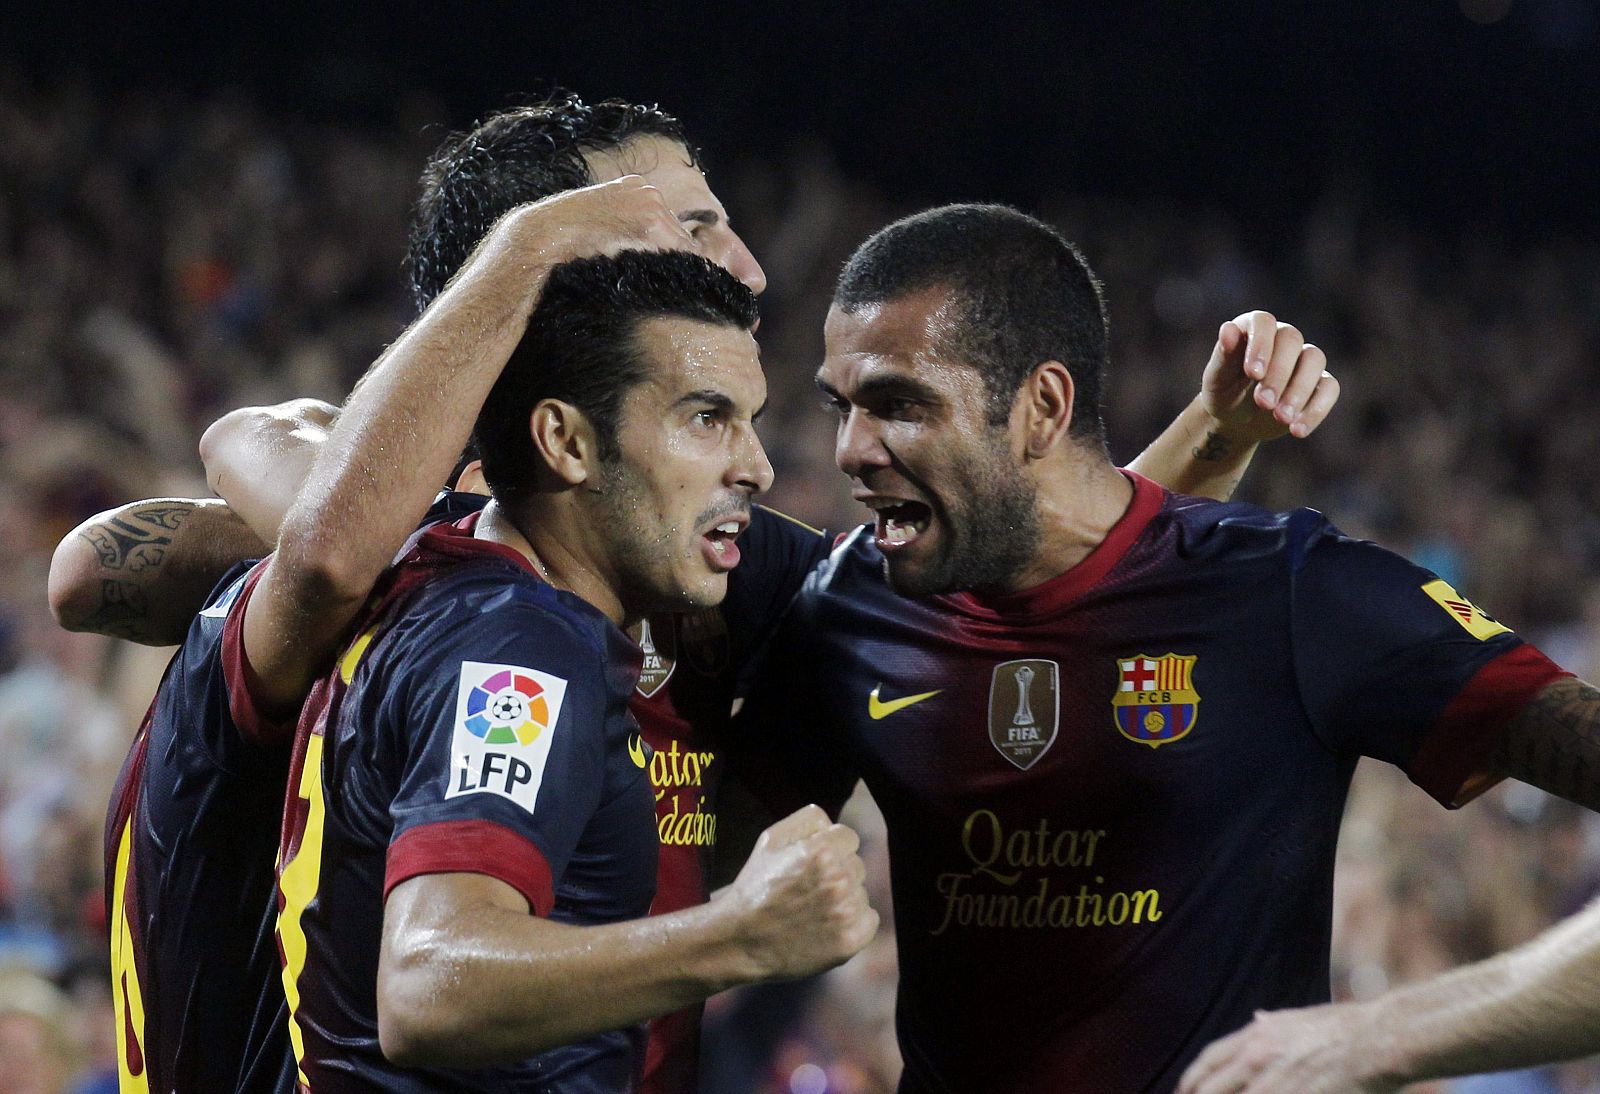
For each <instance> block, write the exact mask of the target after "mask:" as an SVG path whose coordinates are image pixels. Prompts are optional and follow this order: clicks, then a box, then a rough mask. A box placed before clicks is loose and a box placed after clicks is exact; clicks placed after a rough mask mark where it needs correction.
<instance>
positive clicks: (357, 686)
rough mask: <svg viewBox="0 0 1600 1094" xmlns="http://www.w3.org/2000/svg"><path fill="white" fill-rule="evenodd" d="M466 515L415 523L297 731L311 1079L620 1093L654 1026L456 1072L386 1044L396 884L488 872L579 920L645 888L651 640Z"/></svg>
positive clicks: (304, 1047) (289, 922)
mask: <svg viewBox="0 0 1600 1094" xmlns="http://www.w3.org/2000/svg"><path fill="white" fill-rule="evenodd" d="M475 523H476V517H475V516H472V517H467V518H465V519H464V520H462V521H460V522H458V523H456V524H440V525H435V526H434V527H432V528H430V529H428V530H426V531H424V532H422V533H420V534H419V535H418V536H417V537H416V539H415V540H414V541H413V545H412V546H411V548H410V549H409V550H408V551H407V552H406V553H405V554H404V555H403V556H402V558H401V561H400V562H399V563H398V564H397V565H396V566H395V567H394V568H393V569H391V571H389V573H388V574H386V575H385V578H384V581H383V582H382V584H381V585H380V587H379V591H378V593H377V596H376V600H375V604H374V606H373V607H372V608H371V609H369V612H368V614H367V615H366V616H365V617H364V618H363V619H362V620H361V621H360V622H359V623H358V625H357V626H356V628H355V629H354V632H353V633H355V634H356V635H357V637H356V638H355V639H354V640H353V641H352V642H351V644H350V645H349V647H348V648H347V650H346V651H345V652H344V653H343V654H342V656H341V657H340V658H339V661H338V664H337V666H336V667H335V669H334V671H333V672H332V673H330V674H329V675H328V676H327V677H326V678H324V679H323V680H321V681H319V682H318V684H317V685H316V686H315V688H314V690H313V692H312V695H311V697H310V699H308V701H307V703H306V706H305V709H304V711H303V712H302V715H301V720H300V725H299V727H298V729H297V731H296V738H295V749H294V752H295V754H294V760H293V763H292V766H291V769H290V774H289V791H288V794H287V797H286V805H285V809H284V825H283V841H282V845H281V850H280V855H281V869H280V873H279V891H280V894H281V902H280V912H279V917H278V939H279V945H280V949H281V951H282V955H283V961H284V972H283V977H284V990H285V995H286V996H287V999H288V1002H289V1012H290V1013H289V1029H290V1039H291V1041H292V1043H293V1045H294V1050H295V1055H296V1057H297V1059H298V1063H299V1077H300V1083H301V1085H302V1088H304V1089H309V1090H311V1091H315V1092H318V1094H321V1092H330V1094H331V1092H341V1091H351V1090H362V1091H380V1090H381V1091H424V1090H426V1091H436V1090H483V1089H495V1090H526V1091H555V1090H560V1091H574V1092H577V1091H619V1090H626V1089H631V1088H632V1087H633V1086H634V1085H635V1084H636V1083H637V1082H638V1077H639V1071H640V1069H641V1067H642V1065H643V1058H644V1053H643V1049H644V1029H643V1027H642V1026H640V1027H633V1028H629V1029H623V1030H616V1031H612V1032H609V1033H605V1034H601V1035H599V1036H596V1037H592V1038H590V1039H588V1040H586V1041H583V1042H580V1043H578V1044H574V1045H568V1046H564V1047H561V1048H557V1049H553V1050H551V1051H549V1052H545V1053H543V1054H540V1055H539V1056H537V1057H534V1058H531V1059H529V1060H526V1061H523V1062H522V1063H520V1064H517V1065H513V1066H508V1067H500V1068H488V1069H475V1070H461V1071H455V1070H444V1069H427V1070H407V1069H401V1068H397V1067H395V1066H393V1065H391V1064H389V1063H388V1062H387V1061H386V1060H385V1059H384V1056H383V1053H382V1051H381V1049H380V1047H379V1044H378V1028H377V1013H376V981H377V968H378V950H379V944H380V940H381V935H382V923H383V905H384V900H385V898H386V897H387V895H388V893H389V892H390V891H391V890H392V889H393V888H394V887H395V886H396V885H399V884H401V883H403V882H405V881H406V880H408V879H410V878H414V877H417V876H420V875H423V874H430V873H457V872H468V873H480V874H485V875H488V876H491V877H495V878H498V879H499V880H501V881H504V882H506V883H507V884H509V885H511V886H512V887H513V888H515V889H516V890H517V891H518V892H519V893H521V894H522V896H523V897H524V898H526V900H527V902H528V907H529V908H530V910H531V911H532V912H533V914H536V915H540V916H547V917H549V918H551V919H553V920H557V921H561V922H566V923H574V924H597V923H609V922H616V921H619V920H625V919H631V918H635V917H638V916H642V915H644V914H646V913H647V912H648V910H649V907H650V899H651V894H652V893H653V891H654V885H655V874H656V830H655V825H654V823H653V803H652V794H651V791H650V785H649V781H648V776H647V773H646V769H647V768H648V766H649V763H650V755H649V749H648V746H646V745H645V744H644V743H643V741H642V740H641V738H640V736H639V732H638V726H637V724H636V723H635V722H634V720H633V718H632V716H631V715H630V714H629V713H628V709H627V704H628V699H629V696H630V695H632V693H633V689H634V684H635V682H636V680H637V675H638V671H639V661H638V647H636V646H634V644H633V643H632V642H630V641H629V640H628V638H627V636H626V635H624V634H623V633H622V632H621V631H620V630H619V629H617V628H616V627H615V626H613V625H612V624H611V623H610V621H609V620H607V619H606V618H605V616H604V615H603V614H601V613H600V612H599V611H598V610H597V609H595V608H593V607H592V606H590V605H589V604H587V603H586V602H584V601H583V600H581V599H579V598H578V597H576V596H573V595H572V594H570V593H566V592H563V591H559V590H556V589H554V588H552V587H551V586H549V585H547V584H545V583H544V582H543V581H541V580H539V579H538V578H537V577H536V576H535V575H534V573H533V571H532V570H531V568H530V567H529V566H528V564H527V561H526V560H525V559H524V558H523V556H521V555H520V554H518V553H517V552H515V551H513V550H511V549H509V548H506V547H504V546H501V545H499V544H495V543H490V542H486V541H483V540H478V539H474V538H473V536H472V528H473V526H474V525H475Z"/></svg>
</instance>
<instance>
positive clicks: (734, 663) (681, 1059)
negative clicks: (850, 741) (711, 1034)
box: [631, 505, 828, 1094]
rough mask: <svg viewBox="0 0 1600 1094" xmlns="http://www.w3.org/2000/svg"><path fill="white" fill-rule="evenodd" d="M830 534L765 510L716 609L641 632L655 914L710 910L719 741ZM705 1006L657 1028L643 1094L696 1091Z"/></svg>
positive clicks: (639, 713) (658, 1022)
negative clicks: (748, 675) (747, 673)
mask: <svg viewBox="0 0 1600 1094" xmlns="http://www.w3.org/2000/svg"><path fill="white" fill-rule="evenodd" d="M827 548H828V539H827V537H826V536H825V535H824V534H823V533H821V532H819V531H817V530H816V529H814V528H810V527H808V526H807V525H804V524H801V523H799V522H798V521H795V520H792V519H791V518H789V517H786V516H784V515H782V514H780V513H776V512H774V511H772V510H770V509H766V508H763V507H761V506H759V505H758V506H756V507H755V509H754V511H753V512H752V514H751V520H750V526H749V527H748V528H747V529H745V532H744V534H743V535H741V536H740V537H739V553H740V559H739V565H738V566H737V567H735V568H734V570H733V572H732V573H731V574H729V575H728V595H727V598H726V599H725V600H724V601H723V602H722V604H721V605H720V606H719V607H717V608H711V609H707V610H705V611H702V612H697V613H693V614H681V615H662V616H652V617H650V618H649V619H648V620H647V621H646V622H645V623H644V624H642V625H641V627H640V628H638V629H637V630H636V631H635V638H636V640H637V641H638V642H639V644H640V646H641V648H642V651H643V666H644V667H643V670H642V671H641V672H640V674H639V683H638V686H637V688H636V689H635V693H634V697H633V701H632V704H631V707H632V710H633V714H634V717H636V718H637V719H638V721H639V728H640V731H641V732H642V733H643V735H644V739H645V741H646V742H647V743H648V744H649V745H650V747H651V748H652V749H653V755H652V757H651V760H650V769H649V770H650V784H651V788H652V790H653V792H654V794H655V800H656V831H657V833H658V836H659V839H660V842H661V861H660V865H659V867H658V869H657V873H656V895H655V900H654V902H653V903H652V904H651V906H650V911H651V913H652V914H653V915H661V914H664V913H667V912H676V911H681V910H682V909H684V908H690V907H693V906H694V905H696V904H701V903H704V902H705V900H706V898H707V896H708V895H709V894H708V892H707V883H706V877H707V868H708V862H707V859H708V857H709V856H710V854H712V853H713V852H714V851H715V849H716V844H717V823H718V817H719V814H718V810H717V784H718V782H719V780H720V778H721V775H722V771H723V768H724V765H725V762H726V761H725V760H724V759H723V757H722V743H721V739H722V736H723V735H724V733H725V731H726V727H727V723H728V721H729V715H730V711H731V710H732V707H733V700H734V696H735V693H736V690H737V683H738V679H739V676H740V673H741V672H742V671H743V670H744V668H745V667H746V666H747V665H748V664H749V663H750V662H751V660H752V659H753V657H754V655H755V651H756V650H757V649H758V648H759V647H760V646H761V644H762V643H763V642H764V641H765V640H766V639H767V638H768V637H769V636H770V634H771V632H772V630H773V628H774V627H775V626H776V624H777V622H778V620H779V619H780V618H781V617H782V615H783V612H784V609H785V608H786V607H787V606H788V604H789V602H790V600H792V599H793V597H794V594H795V593H796V591H798V589H799V588H800V585H801V583H802V582H803V581H804V580H805V577H806V575H807V574H808V573H809V572H810V571H811V569H812V567H814V566H815V565H816V564H817V563H818V562H820V561H821V560H822V559H823V558H824V557H825V556H826V554H827ZM702 1010H703V1008H702V1007H701V1006H700V1005H699V1004H695V1005H694V1006H692V1007H685V1008H684V1009H683V1010H680V1011H676V1012H674V1013H672V1014H669V1015H665V1016H664V1017H661V1018H657V1019H655V1020H654V1021H652V1022H651V1023H650V1039H649V1047H648V1053H647V1060H646V1066H645V1076H644V1085H643V1087H642V1090H643V1091H644V1092H645V1094H694V1091H695V1090H697V1089H698V1085H699V1084H698V1078H697V1076H698V1070H699V1052H700V1016H701V1011H702Z"/></svg>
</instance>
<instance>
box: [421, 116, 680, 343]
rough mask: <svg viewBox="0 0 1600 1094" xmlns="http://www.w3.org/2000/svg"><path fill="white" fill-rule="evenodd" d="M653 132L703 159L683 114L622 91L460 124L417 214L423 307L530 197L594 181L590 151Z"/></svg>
mask: <svg viewBox="0 0 1600 1094" xmlns="http://www.w3.org/2000/svg"><path fill="white" fill-rule="evenodd" d="M647 136H657V137H665V138H667V139H668V140H671V141H673V142H675V143H677V144H681V145H683V147H684V150H685V152H687V154H688V157H689V162H690V163H692V164H695V165H696V166H698V165H699V162H700V158H699V152H698V151H696V149H695V148H694V146H693V145H691V144H690V143H689V141H688V138H687V137H685V136H684V132H683V126H682V124H681V123H680V122H679V121H678V119H677V118H674V117H673V116H672V115H671V114H668V113H666V112H665V111H663V110H662V109H661V108H660V107H658V106H655V105H648V106H646V105H641V104H638V103H627V102H623V101H622V100H621V99H606V100H604V101H603V102H598V103H594V104H590V103H586V102H584V101H583V100H582V99H580V98H578V96H576V95H574V94H572V93H571V92H557V93H556V94H553V95H551V96H550V97H549V98H548V99H546V100H545V101H543V102H541V103H537V104H535V105H533V106H520V107H515V108H513V109H510V110H503V111H501V112H500V113H498V114H494V115H491V116H490V117H488V118H485V119H484V120H483V121H481V122H479V123H478V124H477V125H476V126H474V127H473V129H472V130H471V132H468V133H456V134H452V135H451V136H450V137H449V138H448V139H447V140H446V141H445V142H444V144H443V145H441V146H440V147H439V149H438V151H436V152H435V153H434V154H433V157H432V158H431V159H430V160H429V161H428V166H427V168H426V169H424V171H423V173H422V194H421V196H420V197H419V198H418V199H417V205H416V209H415V211H414V213H413V215H412V219H411V236H410V240H409V243H408V246H407V250H406V273H407V276H408V278H409V279H410V282H411V295H412V301H413V303H414V304H415V305H416V308H417V312H418V313H419V314H420V313H421V312H422V310H423V309H424V308H426V307H427V306H428V304H429V303H431V302H432V300H433V298H434V297H436V296H438V295H439V294H440V293H441V292H443V291H444V287H445V286H446V285H447V284H449V282H450V279H451V278H452V277H454V276H455V274H456V271H457V270H459V269H460V268H461V266H462V265H463V264H464V263H465V262H466V260H467V256H469V255H470V254H472V249H473V248H474V247H476V246H477V245H478V241H479V240H481V239H482V238H483V237H484V236H486V235H488V234H489V229H490V228H491V227H493V226H494V222H495V221H497V220H499V219H500V217H502V216H504V215H505V214H506V213H508V212H510V211H511V210H512V209H514V208H516V207H517V206H518V205H522V204H524V203H526V202H530V201H538V200H540V199H541V198H547V197H550V196H552V195H554V194H559V193H563V192H564V191H567V190H575V189H577V188H578V187H580V186H589V185H591V184H592V183H593V182H594V181H595V180H594V175H593V173H592V172H591V171H590V170H589V165H588V163H586V162H585V161H584V158H583V156H584V153H585V152H597V151H606V150H609V149H614V148H618V147H620V146H621V145H623V144H625V143H627V142H628V141H630V140H633V139H634V138H636V137H647Z"/></svg>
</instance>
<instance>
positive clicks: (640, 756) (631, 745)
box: [628, 733, 650, 768]
mask: <svg viewBox="0 0 1600 1094" xmlns="http://www.w3.org/2000/svg"><path fill="white" fill-rule="evenodd" d="M628 758H629V759H630V760H632V761H633V766H634V767H637V768H645V767H648V766H649V765H650V757H649V755H648V754H647V753H646V751H645V746H644V738H643V737H641V736H639V734H637V733H630V734H629V735H628Z"/></svg>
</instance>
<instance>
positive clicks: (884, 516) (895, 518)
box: [874, 501, 933, 551]
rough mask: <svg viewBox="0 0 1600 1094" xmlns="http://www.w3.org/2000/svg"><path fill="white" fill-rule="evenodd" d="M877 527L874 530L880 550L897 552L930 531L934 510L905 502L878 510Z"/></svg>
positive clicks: (911, 502) (913, 502)
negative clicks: (929, 526)
mask: <svg viewBox="0 0 1600 1094" xmlns="http://www.w3.org/2000/svg"><path fill="white" fill-rule="evenodd" d="M876 512H877V515H878V523H877V527H876V528H875V529H874V532H875V534H876V538H877V541H878V548H879V549H880V550H883V551H895V550H899V549H900V548H902V547H905V546H906V545H907V544H909V543H911V542H913V541H914V540H915V539H916V538H917V537H918V536H920V535H922V534H923V533H924V532H926V531H927V530H928V525H929V523H930V522H931V521H932V520H933V510H932V509H930V508H929V507H928V506H926V505H924V504H923V503H922V502H920V501H905V502H899V503H897V504H895V505H886V506H883V507H881V508H877V509H876Z"/></svg>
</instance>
